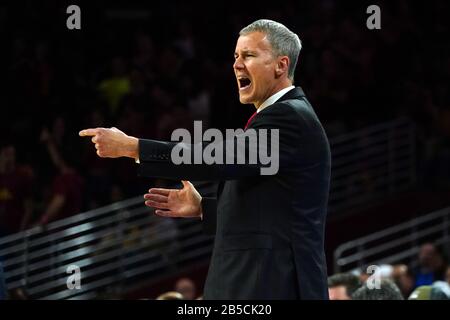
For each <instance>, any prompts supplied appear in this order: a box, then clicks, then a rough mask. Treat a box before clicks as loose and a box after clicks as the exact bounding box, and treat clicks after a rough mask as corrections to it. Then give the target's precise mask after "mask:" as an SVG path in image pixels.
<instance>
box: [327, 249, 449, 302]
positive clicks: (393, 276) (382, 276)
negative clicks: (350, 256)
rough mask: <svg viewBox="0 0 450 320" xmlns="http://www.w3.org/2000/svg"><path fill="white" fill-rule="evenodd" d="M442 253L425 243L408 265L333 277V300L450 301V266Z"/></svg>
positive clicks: (331, 298) (382, 267)
mask: <svg viewBox="0 0 450 320" xmlns="http://www.w3.org/2000/svg"><path fill="white" fill-rule="evenodd" d="M443 251H444V252H445V250H442V248H440V247H439V246H436V245H435V244H433V243H424V244H423V245H421V246H420V249H419V253H418V256H417V259H414V260H413V261H411V263H410V264H408V265H407V264H401V263H399V264H394V265H391V264H382V265H378V266H376V267H375V268H373V266H372V268H371V267H370V266H369V267H368V268H362V269H356V270H353V271H351V272H347V273H337V274H334V275H332V276H330V277H329V278H328V291H329V295H330V300H406V299H407V300H450V265H449V264H448V257H447V256H446V255H445V254H444V253H443Z"/></svg>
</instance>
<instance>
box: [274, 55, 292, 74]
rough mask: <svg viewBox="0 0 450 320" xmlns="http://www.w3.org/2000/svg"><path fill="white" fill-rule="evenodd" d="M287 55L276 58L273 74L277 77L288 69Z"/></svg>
mask: <svg viewBox="0 0 450 320" xmlns="http://www.w3.org/2000/svg"><path fill="white" fill-rule="evenodd" d="M289 63H290V61H289V57H288V56H282V57H279V58H278V62H277V66H276V68H275V74H276V76H277V78H279V77H281V76H282V75H283V74H285V73H286V74H287V73H288V70H289Z"/></svg>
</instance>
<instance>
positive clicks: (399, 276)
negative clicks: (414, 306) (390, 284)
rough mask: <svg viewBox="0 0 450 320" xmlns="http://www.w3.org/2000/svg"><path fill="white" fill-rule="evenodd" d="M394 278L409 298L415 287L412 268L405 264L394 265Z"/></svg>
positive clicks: (404, 294)
mask: <svg viewBox="0 0 450 320" xmlns="http://www.w3.org/2000/svg"><path fill="white" fill-rule="evenodd" d="M392 280H394V282H395V284H396V285H397V286H398V288H399V289H400V291H401V292H402V295H403V297H404V298H405V299H406V298H408V297H409V295H410V294H411V292H412V291H413V289H414V275H413V273H412V271H411V269H410V268H408V266H406V265H404V264H398V265H394V267H393V271H392Z"/></svg>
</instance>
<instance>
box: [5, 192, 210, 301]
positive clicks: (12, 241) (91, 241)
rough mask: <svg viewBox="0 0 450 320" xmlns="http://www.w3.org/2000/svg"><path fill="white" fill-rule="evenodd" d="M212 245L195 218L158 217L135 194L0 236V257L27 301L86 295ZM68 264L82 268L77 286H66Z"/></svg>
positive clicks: (11, 284)
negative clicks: (74, 287) (23, 291)
mask: <svg viewBox="0 0 450 320" xmlns="http://www.w3.org/2000/svg"><path fill="white" fill-rule="evenodd" d="M200 189H201V188H200ZM211 246H212V239H211V237H207V236H205V235H204V233H203V230H202V225H201V223H200V222H199V221H197V220H191V219H166V218H161V217H158V216H155V215H154V214H152V210H151V209H150V208H147V207H145V206H144V205H143V198H142V197H141V196H140V197H136V198H133V199H128V200H125V201H121V202H118V203H114V204H112V205H109V206H106V207H103V208H99V209H96V210H92V211H89V212H86V213H81V214H78V215H75V216H72V217H69V218H66V219H63V220H59V221H55V222H52V223H50V224H48V225H47V226H45V229H44V230H43V229H42V228H39V227H35V228H32V229H29V230H26V231H24V232H20V233H17V234H14V235H11V236H7V237H4V238H1V239H0V260H1V261H2V262H3V266H4V272H5V277H6V279H5V280H6V285H7V288H8V289H9V290H12V289H15V288H21V289H23V290H25V291H26V293H27V295H28V297H29V298H31V299H79V298H82V299H85V298H86V299H88V298H94V297H97V296H99V295H101V294H102V292H104V291H105V289H108V288H109V287H110V286H113V287H115V288H116V290H117V291H122V292H123V291H126V289H127V288H128V287H132V286H136V285H137V284H139V283H140V282H141V281H143V280H148V278H152V277H161V276H164V275H167V274H168V273H170V272H171V271H172V272H173V270H176V269H177V268H178V267H180V265H183V264H184V263H186V262H189V261H198V260H201V259H207V258H209V254H210V252H211V249H212V248H211ZM69 266H76V267H78V268H80V270H81V273H80V276H81V283H82V285H81V288H80V289H72V290H71V289H69V287H68V285H67V281H68V280H69V277H70V276H71V273H68V268H69Z"/></svg>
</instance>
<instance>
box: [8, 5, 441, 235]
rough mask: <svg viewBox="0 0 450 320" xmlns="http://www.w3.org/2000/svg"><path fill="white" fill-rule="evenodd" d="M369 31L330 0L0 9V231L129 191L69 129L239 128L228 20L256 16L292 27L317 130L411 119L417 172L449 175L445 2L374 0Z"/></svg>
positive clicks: (433, 181) (130, 168)
mask: <svg viewBox="0 0 450 320" xmlns="http://www.w3.org/2000/svg"><path fill="white" fill-rule="evenodd" d="M380 6H381V9H382V29H381V30H368V29H367V28H366V26H365V23H366V19H367V14H366V10H365V9H366V7H367V6H364V5H362V4H359V5H355V4H351V3H343V2H341V1H339V2H338V1H335V0H320V1H301V2H299V1H293V0H287V1H283V2H282V3H274V4H272V5H271V4H267V5H264V6H255V5H254V4H251V3H241V4H240V5H239V6H238V7H235V6H232V5H229V4H227V3H214V4H206V3H189V4H188V3H185V2H180V3H177V2H173V1H165V2H164V3H160V2H156V3H155V4H147V5H146V6H145V5H143V4H140V5H138V4H136V5H133V4H123V5H122V6H121V9H120V10H118V9H116V8H115V7H114V6H113V5H110V6H109V5H108V4H106V3H102V2H99V4H93V3H90V4H87V3H83V5H81V10H82V15H83V16H82V17H83V20H82V21H83V23H82V29H81V30H80V31H68V30H67V29H65V18H66V17H67V14H66V13H65V7H63V6H62V5H60V6H59V7H58V6H56V7H55V4H41V3H36V2H34V1H20V2H17V4H15V5H11V6H9V7H0V11H1V12H2V13H3V14H0V25H1V26H2V27H3V28H0V30H1V31H0V32H1V36H2V38H3V44H4V45H3V46H2V48H3V50H2V52H1V53H0V70H1V74H2V76H1V77H0V88H1V90H2V95H1V104H2V117H1V118H0V128H1V132H0V147H1V150H0V229H1V230H0V236H1V235H6V234H10V233H13V232H16V231H19V230H22V229H24V228H27V227H30V226H34V225H42V224H46V223H47V222H50V221H53V220H55V219H59V218H62V217H66V216H70V215H72V214H75V213H78V212H80V211H84V210H89V209H94V208H97V207H99V206H102V205H105V204H108V203H111V202H115V201H119V200H121V199H125V198H127V197H131V196H134V195H138V194H142V193H143V192H144V191H145V190H146V189H148V186H150V185H155V184H160V185H164V184H166V183H168V182H167V181H162V180H160V181H149V180H145V181H142V180H140V179H138V178H136V172H135V165H134V163H133V162H132V161H129V160H114V161H109V160H105V159H99V158H98V157H97V156H96V154H95V152H94V150H93V148H92V146H91V145H90V144H89V143H88V141H82V140H81V139H80V138H79V137H78V135H77V133H78V131H79V130H80V129H82V128H87V127H100V126H105V127H111V126H116V127H118V128H119V129H121V130H123V131H124V132H126V133H128V134H131V135H134V136H139V137H147V138H154V139H170V135H171V132H172V131H173V130H174V129H176V128H187V129H190V128H191V126H192V125H193V122H192V121H193V120H202V121H203V127H204V128H206V127H215V128H219V129H224V128H237V127H243V125H244V124H245V122H246V120H247V118H248V116H249V115H250V114H251V113H252V112H253V110H252V107H250V106H241V105H240V104H239V102H238V98H237V88H236V83H235V80H234V74H233V70H232V63H233V50H234V46H235V41H236V39H237V36H238V32H239V30H240V29H241V28H242V27H244V26H246V25H247V24H249V23H250V22H252V21H253V20H255V19H257V18H261V17H265V18H271V19H274V20H278V21H280V22H282V23H284V24H286V25H287V26H288V27H289V28H291V29H292V30H294V31H295V32H297V33H298V34H299V35H300V38H301V40H302V42H303V50H302V52H301V55H300V60H299V64H298V68H297V73H296V75H295V82H296V84H297V85H301V86H302V87H303V89H304V90H305V92H306V94H307V96H308V98H309V100H310V101H311V102H312V105H313V106H314V107H315V108H316V112H317V113H318V115H319V117H320V118H321V120H322V122H323V124H324V126H325V129H326V131H327V133H328V135H329V136H335V135H338V134H341V133H345V132H350V131H352V130H355V129H358V128H362V127H365V126H368V125H370V124H374V123H378V122H382V121H385V120H391V119H394V118H397V117H400V116H406V117H409V118H410V119H412V120H413V121H414V122H415V123H416V124H417V132H418V149H419V154H420V157H421V159H419V160H420V162H419V163H420V168H419V169H420V173H421V175H422V177H423V178H424V179H425V180H426V181H425V182H426V183H428V184H429V185H430V186H432V187H442V186H444V187H448V186H449V181H450V179H449V178H450V168H449V165H448V164H449V163H450V144H449V141H450V139H449V138H450V103H449V95H450V92H449V90H448V83H449V80H450V79H449V78H450V54H449V51H450V46H449V42H448V41H446V40H445V39H446V38H447V37H446V36H445V35H446V34H447V33H448V31H449V30H448V28H449V27H448V24H447V22H446V21H447V16H446V14H445V13H446V12H448V9H449V3H448V2H446V1H433V2H432V3H429V4H427V6H426V7H424V6H422V5H420V4H418V3H412V2H410V1H405V0H400V1H395V2H388V1H386V2H381V3H380Z"/></svg>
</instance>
